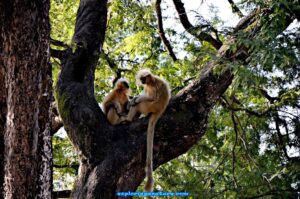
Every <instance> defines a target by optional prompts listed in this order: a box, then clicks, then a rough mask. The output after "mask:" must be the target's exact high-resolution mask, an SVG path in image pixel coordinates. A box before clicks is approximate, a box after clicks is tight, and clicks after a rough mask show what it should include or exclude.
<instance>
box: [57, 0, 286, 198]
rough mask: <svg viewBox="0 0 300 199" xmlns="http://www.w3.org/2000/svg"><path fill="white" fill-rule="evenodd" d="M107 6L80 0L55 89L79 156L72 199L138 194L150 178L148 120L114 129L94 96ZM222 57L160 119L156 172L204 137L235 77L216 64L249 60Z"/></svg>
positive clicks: (227, 53)
mask: <svg viewBox="0 0 300 199" xmlns="http://www.w3.org/2000/svg"><path fill="white" fill-rule="evenodd" d="M106 3H107V1H106V0H81V3H80V7H79V10H78V15H77V20H76V28H75V35H74V39H73V40H74V41H75V46H76V48H75V51H74V52H72V51H71V50H70V49H69V50H67V55H66V57H65V59H63V60H62V71H61V74H60V77H59V80H58V82H57V87H56V100H57V103H58V109H59V112H60V115H61V117H62V120H63V122H64V127H65V129H66V131H67V133H68V136H69V138H70V140H71V141H72V143H73V144H74V146H75V147H76V149H77V150H78V151H79V152H80V169H79V175H78V178H77V180H76V183H75V186H74V190H73V192H72V198H80V199H84V198H91V199H93V198H105V199H107V198H116V197H117V196H116V192H118V191H134V190H136V188H137V187H138V185H139V184H140V183H141V182H142V180H143V179H144V177H145V172H144V167H145V154H146V129H147V123H148V118H142V119H139V120H137V121H134V122H132V123H130V124H128V125H118V126H110V125H109V124H108V122H107V120H106V118H105V116H104V114H103V112H102V111H101V109H100V108H99V106H98V104H97V102H96V100H95V98H94V90H93V88H94V85H93V82H94V72H95V66H96V64H97V61H98V57H99V53H100V51H101V49H102V44H103V40H104V35H105V29H106V15H107V9H106ZM290 21H291V20H290ZM290 21H289V23H290ZM244 23H246V22H244ZM255 31H257V29H256V30H255ZM232 41H234V39H232ZM218 48H219V46H218ZM239 49H241V51H244V50H247V49H245V48H243V47H240V48H238V51H239ZM219 53H220V54H219V55H220V56H222V58H220V59H217V60H215V61H212V62H210V63H208V64H207V65H206V67H205V68H204V69H203V70H202V71H201V76H200V77H199V78H198V79H197V80H196V81H194V82H193V83H191V84H190V85H189V86H187V87H186V88H184V89H183V90H181V91H180V92H179V93H178V94H177V95H175V96H174V97H172V99H171V101H170V104H169V106H168V108H167V110H166V112H165V113H164V114H163V116H162V117H161V118H160V120H159V121H158V123H157V126H156V130H155V138H154V145H155V146H156V147H155V150H154V153H153V167H154V169H155V168H157V167H158V166H160V165H161V164H164V163H166V162H168V161H170V160H171V159H174V158H176V157H178V156H179V155H181V154H183V153H185V152H187V151H188V150H189V149H190V148H191V147H192V146H193V145H195V144H196V143H197V142H198V141H199V140H200V138H201V137H202V136H203V135H204V133H205V131H206V128H207V123H208V115H209V112H210V111H211V109H212V108H213V107H214V105H215V104H216V102H217V101H218V99H219V98H220V96H221V95H222V94H223V93H224V92H225V91H226V89H227V88H228V86H229V85H230V84H231V82H232V79H233V74H232V73H231V71H230V69H227V70H224V71H223V72H221V73H219V74H217V73H216V72H213V69H214V66H215V65H219V66H220V65H221V66H222V65H224V59H226V60H229V61H234V60H237V59H240V60H241V59H242V60H243V59H245V56H247V53H246V54H243V56H241V55H242V53H241V52H232V51H229V47H228V45H227V46H224V48H222V47H221V48H220V51H219Z"/></svg>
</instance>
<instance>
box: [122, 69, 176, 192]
mask: <svg viewBox="0 0 300 199" xmlns="http://www.w3.org/2000/svg"><path fill="white" fill-rule="evenodd" d="M136 79H137V82H138V84H142V85H143V87H144V90H143V92H142V93H141V94H140V95H138V96H137V97H135V98H134V99H133V100H132V101H131V102H130V109H129V113H128V116H127V118H126V119H125V120H127V121H130V122H131V121H132V119H133V118H134V117H135V115H136V114H137V113H142V114H144V115H148V114H151V115H150V118H149V122H148V129H147V158H146V168H145V171H146V176H147V182H146V185H145V187H144V190H145V191H148V192H150V191H153V184H154V181H153V176H152V172H153V166H152V156H153V138H154V128H155V125H156V123H157V121H158V119H159V118H160V116H161V115H162V114H163V112H164V111H165V109H166V107H167V105H168V103H169V100H170V96H171V93H170V88H169V84H168V83H167V82H166V81H165V80H163V79H161V78H159V77H158V76H155V75H153V74H152V73H151V72H150V70H147V69H143V70H140V71H139V72H138V74H137V76H136Z"/></svg>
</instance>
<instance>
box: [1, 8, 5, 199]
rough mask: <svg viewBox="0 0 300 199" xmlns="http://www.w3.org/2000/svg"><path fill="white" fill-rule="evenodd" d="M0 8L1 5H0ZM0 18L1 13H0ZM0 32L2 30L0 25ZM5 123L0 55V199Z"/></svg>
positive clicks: (3, 80)
mask: <svg viewBox="0 0 300 199" xmlns="http://www.w3.org/2000/svg"><path fill="white" fill-rule="evenodd" d="M0 9H1V7H0ZM1 10H2V9H1ZM0 18H1V14H0ZM0 32H2V29H1V26H0ZM2 44H3V42H2V40H1V37H0V52H3V45H2ZM5 123H6V89H5V70H4V65H3V58H2V56H0V199H3V198H4V195H3V184H4V130H5Z"/></svg>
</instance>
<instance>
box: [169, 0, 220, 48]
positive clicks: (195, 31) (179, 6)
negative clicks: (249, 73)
mask: <svg viewBox="0 0 300 199" xmlns="http://www.w3.org/2000/svg"><path fill="white" fill-rule="evenodd" d="M173 3H174V5H175V8H176V10H177V13H178V15H179V19H180V22H181V24H182V25H183V27H184V28H185V30H186V31H187V32H189V33H190V34H191V35H193V36H194V37H196V38H198V39H199V40H200V41H207V42H209V43H210V44H212V45H213V46H214V47H215V48H216V49H219V48H220V47H221V46H222V42H221V40H219V39H218V36H217V31H216V30H214V29H213V28H212V27H211V26H210V25H209V27H208V29H210V30H212V31H211V32H210V34H207V33H205V32H203V30H202V28H203V27H202V26H197V27H195V26H193V25H192V24H191V23H190V21H189V19H188V17H187V14H186V12H185V8H184V5H183V3H182V2H181V0H173ZM212 34H215V35H216V38H213V37H212V36H211V35H212Z"/></svg>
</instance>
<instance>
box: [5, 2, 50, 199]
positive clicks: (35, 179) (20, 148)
mask: <svg viewBox="0 0 300 199" xmlns="http://www.w3.org/2000/svg"><path fill="white" fill-rule="evenodd" d="M0 8H1V43H3V44H2V45H3V51H1V53H3V54H2V55H3V56H2V58H3V65H4V66H5V70H6V71H5V83H6V84H5V86H6V91H7V99H6V102H4V104H2V105H3V106H4V107H7V114H6V129H5V132H4V140H5V198H8V199H9V198H18V199H19V198H26V199H27V198H51V184H52V181H51V161H52V159H51V158H52V153H51V136H50V99H51V95H52V91H51V88H52V87H51V78H52V77H51V66H50V62H49V41H50V40H49V30H50V26H49V16H48V15H49V1H48V0H39V1H38V0H33V1H29V0H25V1H23V0H22V1H20V0H14V1H6V0H1V1H0ZM0 77H1V75H0ZM2 80H3V79H1V80H0V81H1V82H2ZM2 86H3V85H1V87H2ZM1 108H2V106H1ZM1 113H2V112H1ZM1 151H2V150H1Z"/></svg>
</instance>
